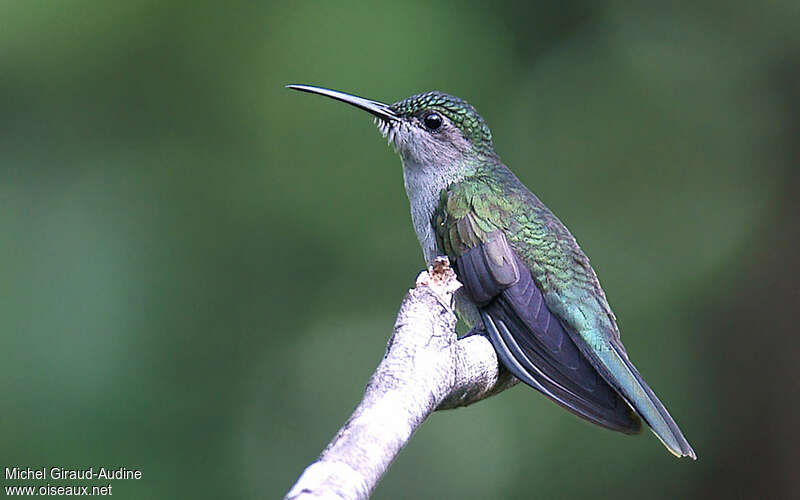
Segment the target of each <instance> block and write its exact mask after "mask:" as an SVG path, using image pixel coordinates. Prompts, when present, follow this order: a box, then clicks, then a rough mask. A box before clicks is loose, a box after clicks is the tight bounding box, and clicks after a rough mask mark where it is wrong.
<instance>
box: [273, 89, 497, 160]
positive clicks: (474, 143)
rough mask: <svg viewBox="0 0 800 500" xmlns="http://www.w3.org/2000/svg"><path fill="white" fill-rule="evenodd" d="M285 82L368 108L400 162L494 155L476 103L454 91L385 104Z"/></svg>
mask: <svg viewBox="0 0 800 500" xmlns="http://www.w3.org/2000/svg"><path fill="white" fill-rule="evenodd" d="M288 87H289V88H292V89H295V90H301V91H303V92H310V93H313V94H321V95H324V96H327V97H330V98H333V99H336V100H339V101H342V102H346V103H348V104H351V105H353V106H356V107H358V108H361V109H363V110H365V111H368V112H369V113H371V114H373V115H374V116H375V124H376V125H377V126H378V129H380V131H381V133H382V134H383V136H384V137H386V138H387V139H388V140H389V144H391V145H392V146H394V148H395V150H396V151H397V153H398V154H399V155H400V156H401V157H402V158H403V163H404V164H413V165H419V166H424V167H426V169H430V168H432V167H434V168H435V167H436V166H442V167H446V166H452V167H455V166H456V165H460V164H461V163H462V162H463V161H465V160H466V161H468V160H472V159H481V158H487V157H489V158H496V155H495V152H494V147H493V145H492V133H491V132H490V131H489V127H488V126H487V125H486V122H485V121H483V118H481V116H480V115H479V114H478V112H477V111H475V108H473V107H472V106H471V105H470V104H469V103H467V102H466V101H464V100H463V99H459V98H458V97H454V96H451V95H448V94H445V93H443V92H439V91H435V90H434V91H431V92H425V93H423V94H416V95H412V96H411V97H407V98H405V99H403V100H402V101H398V102H396V103H394V104H391V105H389V104H384V103H382V102H378V101H372V100H370V99H364V98H363V97H358V96H354V95H351V94H345V93H343V92H338V91H336V90H330V89H324V88H320V87H312V86H308V85H289V86H288Z"/></svg>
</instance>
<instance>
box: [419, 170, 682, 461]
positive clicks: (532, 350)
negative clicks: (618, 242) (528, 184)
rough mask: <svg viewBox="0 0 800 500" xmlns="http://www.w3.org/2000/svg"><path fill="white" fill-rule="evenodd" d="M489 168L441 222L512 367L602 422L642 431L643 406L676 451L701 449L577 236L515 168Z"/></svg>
mask: <svg viewBox="0 0 800 500" xmlns="http://www.w3.org/2000/svg"><path fill="white" fill-rule="evenodd" d="M489 174H490V175H482V173H481V172H479V173H478V174H476V175H475V176H474V177H471V178H468V179H465V180H464V181H462V182H459V183H457V184H454V185H452V186H450V188H449V189H448V190H447V191H445V192H443V193H442V197H441V200H440V206H439V208H438V210H437V212H436V214H435V216H434V221H433V222H434V226H435V228H436V232H437V239H438V242H439V245H440V247H441V248H442V249H443V250H444V251H445V252H446V253H447V255H448V256H449V257H450V258H451V260H452V261H453V262H454V267H455V269H456V273H457V274H458V277H459V280H460V281H461V282H462V283H463V284H464V287H465V289H466V291H467V293H468V294H469V295H470V297H471V298H472V299H473V301H474V302H475V303H476V304H477V305H478V307H479V310H480V312H481V317H482V318H483V321H484V326H485V327H486V329H487V332H488V333H489V337H490V339H491V340H492V343H493V345H494V346H495V349H496V350H497V352H498V355H499V357H500V358H501V360H502V361H503V364H504V365H505V366H506V368H508V369H509V371H511V372H512V373H513V374H514V375H515V376H516V377H518V378H519V379H520V380H522V381H523V382H525V383H527V384H528V385H530V386H532V387H534V388H535V389H537V390H539V391H540V392H542V393H544V394H545V395H546V396H548V397H550V398H551V399H553V400H554V401H556V402H557V403H559V404H560V405H562V406H564V407H565V408H567V409H568V410H570V411H572V412H573V413H575V414H577V415H579V416H581V417H583V418H585V419H587V420H589V421H591V422H594V423H596V424H599V425H601V426H604V427H607V428H610V429H613V430H617V431H621V432H626V433H632V432H637V431H638V430H639V420H638V418H637V417H636V413H638V414H639V415H640V416H641V417H642V418H644V419H645V421H646V422H647V423H648V424H649V425H650V426H651V428H653V430H654V432H655V434H656V435H657V436H658V437H659V438H660V439H661V440H662V442H664V444H665V445H666V446H667V448H669V449H670V450H671V451H672V452H673V453H675V454H677V455H690V456H693V451H691V448H690V447H689V445H688V443H687V442H686V440H685V439H684V438H683V435H682V434H681V433H680V430H678V428H677V426H676V425H675V423H674V421H673V420H672V418H671V417H670V416H669V414H668V413H667V411H666V409H664V407H663V405H662V404H661V403H660V401H658V398H656V396H655V394H653V392H652V391H651V390H650V388H649V387H648V386H647V384H646V383H645V382H644V380H642V378H641V376H640V375H639V373H638V372H637V371H636V369H635V368H634V367H633V365H632V364H631V363H630V361H629V360H628V357H627V355H626V354H625V350H624V348H623V347H622V344H621V342H620V341H619V332H618V329H617V326H616V321H615V319H614V316H613V313H612V312H611V309H610V307H609V306H608V303H607V301H606V298H605V295H604V293H603V290H602V289H601V288H600V284H599V282H598V281H597V277H596V276H595V274H594V271H593V270H592V268H591V266H590V265H589V261H588V258H587V257H586V255H585V254H584V253H583V252H582V251H581V249H580V248H579V247H578V245H577V243H576V242H575V240H574V238H573V237H572V235H571V234H570V233H569V231H568V230H567V229H566V228H565V227H564V226H563V224H561V222H560V221H559V220H558V219H557V218H556V217H555V216H554V215H553V214H552V213H551V212H550V211H549V210H548V209H547V208H546V207H545V206H544V204H542V203H541V202H540V201H539V200H538V199H537V198H536V197H535V196H534V195H533V194H532V193H530V192H529V191H528V190H527V189H526V188H525V187H524V186H523V185H522V183H520V182H519V181H518V180H517V179H516V177H514V175H513V174H512V173H511V172H510V171H509V170H508V169H506V168H505V167H503V166H502V165H498V166H497V167H494V168H493V169H492V171H491V172H489ZM626 402H627V403H626ZM629 404H630V406H629ZM631 407H633V408H634V409H635V410H636V413H634V412H633V411H632V410H631Z"/></svg>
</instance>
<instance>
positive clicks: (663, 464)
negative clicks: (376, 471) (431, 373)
mask: <svg viewBox="0 0 800 500" xmlns="http://www.w3.org/2000/svg"><path fill="white" fill-rule="evenodd" d="M0 19H2V21H0V23H1V24H2V29H0V131H2V133H0V234H2V239H0V262H1V263H2V280H0V380H2V383H0V400H1V401H2V405H0V406H1V407H2V409H0V428H2V429H3V431H2V433H0V450H2V451H0V460H2V464H0V465H3V466H13V465H19V466H23V467H24V466H37V465H40V466H57V465H61V466H73V467H89V466H92V465H94V466H96V467H97V466H101V465H105V466H111V467H116V466H126V467H128V468H138V469H141V470H142V471H143V476H144V477H143V479H142V480H140V481H136V482H116V483H114V488H115V490H114V493H115V494H117V495H119V496H122V497H123V498H278V497H280V496H281V495H282V494H283V493H285V492H286V491H287V490H288V488H289V487H290V485H291V484H292V483H293V482H294V480H295V479H296V477H297V475H298V474H299V473H300V472H301V470H302V469H303V467H304V466H305V465H306V464H307V463H309V462H310V461H312V460H313V459H314V458H315V456H316V455H317V454H318V453H319V451H320V450H321V449H322V447H323V446H324V445H325V444H326V443H327V441H328V440H329V439H330V438H331V437H332V435H333V433H334V432H335V431H336V429H337V428H338V427H339V426H340V425H341V424H342V423H343V421H344V420H345V418H346V417H347V416H348V415H349V413H350V411H351V410H352V408H353V407H354V405H355V404H356V402H357V401H358V399H359V396H360V394H361V392H362V390H363V386H364V384H365V383H366V381H367V379H368V377H369V375H370V373H371V372H372V370H373V368H374V367H375V366H376V364H377V363H378V361H379V359H380V356H381V355H382V353H383V350H384V348H385V343H386V340H387V337H388V334H389V331H390V328H391V326H392V323H393V321H394V316H395V313H396V310H397V307H398V305H399V303H400V300H401V298H402V296H403V294H404V293H405V290H406V289H407V288H409V287H410V286H411V285H412V283H413V280H414V277H415V276H416V273H417V272H418V271H419V270H420V268H421V267H422V265H423V263H422V258H421V253H420V251H419V248H418V245H417V242H416V239H415V237H414V234H413V231H412V228H411V225H410V221H409V215H408V206H407V200H406V198H405V194H404V192H403V188H402V180H401V179H402V177H401V171H400V163H399V160H398V159H397V158H396V157H395V156H394V155H393V153H392V152H391V151H390V150H389V149H388V148H387V147H386V145H385V143H383V141H382V140H381V139H380V137H379V135H378V133H377V131H375V130H374V127H373V125H372V124H371V120H370V119H369V118H368V117H367V116H365V115H364V114H363V113H361V112H359V111H357V110H354V109H352V108H349V107H346V106H344V105H341V104H338V103H333V102H329V101H327V100H324V99H322V98H318V97H314V96H308V95H301V94H298V93H293V92H290V91H288V90H285V89H284V88H283V85H284V84H287V83H310V84H319V85H323V86H328V87H331V88H335V89H341V90H345V91H351V92H354V93H356V94H360V95H364V96H367V97H371V98H374V99H378V100H384V101H394V100H398V99H400V98H402V97H405V96H407V95H409V94H411V93H416V92H419V91H424V90H429V89H433V88H436V89H440V90H444V91H446V92H449V93H452V94H455V95H458V96H462V97H464V98H466V99H468V100H469V101H470V102H471V103H472V104H474V105H475V106H476V108H477V109H478V110H479V111H480V112H481V113H482V115H483V116H484V118H486V120H487V121H488V123H489V124H490V126H491V127H492V131H493V133H494V136H495V145H496V148H497V150H498V152H499V153H500V155H501V156H502V157H503V159H504V160H505V162H506V163H507V164H508V165H510V166H511V167H512V169H514V170H515V172H516V173H517V174H518V175H519V177H520V178H521V179H522V180H523V181H524V182H525V183H526V184H527V185H528V186H529V187H531V188H532V189H533V190H534V191H535V192H537V193H538V194H539V195H540V197H541V198H542V199H543V200H544V201H545V202H546V203H547V204H548V205H549V206H550V207H551V208H552V209H553V210H554V211H555V212H556V213H557V214H559V216H560V217H561V218H562V220H563V221H564V222H565V223H566V224H567V225H568V226H569V227H570V229H571V230H572V231H573V233H575V234H576V235H577V237H578V239H579V241H580V242H581V244H582V245H583V248H584V250H586V252H587V253H588V254H589V255H590V257H591V258H592V262H593V264H594V266H595V268H596V270H597V271H598V273H599V275H600V278H601V280H602V281H603V284H604V287H605V289H606V291H607V293H608V296H609V300H610V301H611V304H612V306H613V307H614V309H615V311H616V313H617V316H618V317H619V320H620V324H621V327H622V332H623V339H624V340H625V343H626V345H627V347H628V351H629V352H630V353H631V356H632V358H633V359H634V361H635V362H636V363H637V365H638V366H639V367H640V369H641V371H642V372H643V373H644V375H645V376H646V378H647V379H648V381H649V382H650V383H651V385H652V386H653V387H654V388H655V389H656V391H657V392H658V394H659V395H660V396H661V397H662V399H663V400H664V401H665V402H666V403H667V406H668V407H669V408H670V410H671V412H672V413H673V415H675V417H676V419H677V420H678V422H679V423H680V424H681V426H682V428H683V429H684V431H685V432H686V434H687V436H688V437H689V439H690V441H691V442H692V444H693V445H694V448H695V450H697V452H698V454H699V457H700V458H699V460H698V461H697V462H696V463H691V462H690V461H687V460H683V461H678V460H675V459H674V458H672V457H671V456H670V455H669V454H667V453H666V452H665V451H664V450H663V449H662V447H661V445H660V444H659V443H658V442H657V440H656V439H655V438H654V437H653V436H652V435H649V433H648V434H646V435H644V436H641V437H635V438H631V437H625V436H621V435H617V434H614V433H611V432H606V431H603V430H600V429H597V428H594V427H591V426H589V425H587V424H584V423H583V422H581V421H579V420H578V419H576V418H574V417H572V416H570V415H568V414H567V413H565V412H564V411H562V410H561V409H559V408H558V407H556V406H555V405H553V404H551V403H549V402H547V401H546V400H545V399H544V398H542V397H540V396H539V395H537V394H535V393H534V392H532V391H530V390H526V389H523V388H516V389H514V390H512V391H508V392H506V393H504V394H502V395H500V396H499V397H496V398H493V399H491V400H489V401H486V402H483V403H481V404H478V405H476V406H474V407H471V408H468V409H465V410H458V411H452V412H446V413H442V414H436V415H434V416H433V417H432V418H431V419H430V420H429V421H428V422H427V423H426V424H425V425H424V426H423V427H422V428H421V429H420V431H419V432H418V433H417V434H416V435H415V437H414V439H413V440H412V442H411V443H410V445H409V446H408V448H407V449H406V450H404V451H403V452H402V454H401V455H400V456H399V458H398V459H397V461H396V462H395V464H394V465H393V467H392V469H391V470H390V471H389V473H388V475H387V476H386V478H385V479H384V481H383V482H382V483H381V484H380V486H379V487H378V489H377V491H376V492H375V495H374V497H375V498H376V499H381V498H464V499H469V498H481V499H482V498H509V499H514V498H531V497H540V498H586V497H592V498H601V497H604V496H608V497H613V498H633V497H636V498H671V497H676V496H677V497H680V498H710V497H712V498H713V497H719V498H753V497H759V498H789V497H795V498H796V497H800V485H798V482H797V480H796V479H795V477H796V474H794V473H795V469H796V467H795V466H796V464H797V463H798V459H800V457H799V456H798V451H797V450H798V444H799V443H798V438H797V432H796V429H795V427H796V425H797V422H798V421H800V410H799V409H798V402H797V394H798V388H799V387H798V385H799V384H798V380H800V377H798V375H799V374H798V368H797V366H798V361H800V360H799V359H798V356H799V353H800V349H798V348H799V347H800V346H799V345H798V344H799V343H800V342H799V341H798V324H797V321H796V313H797V311H798V305H800V294H798V290H797V277H798V270H799V268H800V265H799V264H800V252H799V250H800V229H799V228H798V215H800V200H798V196H797V192H798V189H800V175H798V169H797V167H798V159H800V147H799V146H798V144H799V142H798V141H799V140H800V64H799V63H800V30H798V29H797V26H798V25H799V24H798V21H800V4H798V2H796V1H775V2H766V3H765V2H760V3H754V2H742V1H733V2H731V1H721V0H704V1H700V2H672V3H667V4H665V3H664V2H656V1H643V2H636V4H635V5H631V4H630V2H618V1H602V2H599V1H569V2H531V3H530V5H527V6H523V5H522V4H521V3H519V2H514V3H511V2H509V3H507V4H505V5H493V4H492V3H489V2H465V3H459V4H455V3H431V2H422V1H413V0H409V1H403V2H399V1H396V2H387V3H385V4H376V3H373V2H364V3H359V2H337V3H322V2H302V1H296V2H286V3H271V2H227V3H224V2H177V1H175V2H167V1H163V0H159V1H155V0H131V1H126V2H92V1H82V0H73V1H69V2H51V1H34V0H31V1H25V2H19V1H16V2H12V1H5V2H2V3H0ZM11 483H13V482H11ZM11 483H10V482H8V481H6V482H4V484H11ZM14 484H16V483H14Z"/></svg>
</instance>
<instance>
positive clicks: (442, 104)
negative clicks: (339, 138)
mask: <svg viewBox="0 0 800 500" xmlns="http://www.w3.org/2000/svg"><path fill="white" fill-rule="evenodd" d="M389 108H390V109H391V110H392V111H394V112H395V113H397V114H398V115H400V117H402V118H409V117H412V116H422V115H424V114H425V113H427V112H429V111H436V112H438V113H441V114H442V115H444V116H446V117H447V118H448V119H449V120H450V121H451V122H452V123H453V125H455V126H456V127H458V129H459V130H460V131H461V133H462V134H463V135H464V137H466V138H467V139H469V141H470V142H471V143H472V144H473V145H474V146H475V148H476V149H478V150H479V151H483V152H486V153H492V152H494V146H493V145H492V132H491V131H490V130H489V127H488V126H487V125H486V122H485V121H484V120H483V118H481V116H480V115H479V114H478V112H477V111H475V108H473V107H472V105H470V104H469V103H468V102H467V101H465V100H463V99H460V98H458V97H455V96H451V95H448V94H445V93H444V92H439V91H438V90H433V91H430V92H425V93H422V94H416V95H412V96H411V97H407V98H405V99H403V100H402V101H398V102H396V103H394V104H392V105H391V106H389Z"/></svg>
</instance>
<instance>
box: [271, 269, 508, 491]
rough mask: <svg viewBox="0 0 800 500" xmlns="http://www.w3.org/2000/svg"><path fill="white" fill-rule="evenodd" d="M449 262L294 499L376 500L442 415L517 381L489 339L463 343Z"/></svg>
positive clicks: (405, 312)
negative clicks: (431, 418)
mask: <svg viewBox="0 0 800 500" xmlns="http://www.w3.org/2000/svg"><path fill="white" fill-rule="evenodd" d="M460 286H461V285H460V283H458V281H456V278H455V273H453V271H452V269H450V266H449V264H448V263H447V260H446V259H445V258H442V259H437V262H436V263H435V264H434V266H433V267H432V268H431V269H429V270H428V271H427V272H423V273H422V274H420V276H419V278H417V285H416V287H415V288H413V289H411V290H409V292H408V294H407V295H406V297H405V299H404V300H403V303H402V305H401V306H400V312H399V313H398V314H397V321H396V322H395V325H394V332H393V333H392V336H391V338H390V339H389V345H388V348H387V351H386V355H385V356H384V358H383V360H382V361H381V363H380V364H379V365H378V368H377V369H376V370H375V373H374V374H373V375H372V378H371V379H370V381H369V383H368V384H367V388H366V391H365V393H364V398H363V399H362V400H361V403H360V404H359V405H358V407H357V408H356V409H355V411H354V412H353V414H352V416H351V417H350V418H349V419H348V421H347V422H346V423H345V424H344V426H343V427H342V428H341V429H340V430H339V432H338V433H337V434H336V436H335V437H334V438H333V440H332V441H331V442H330V444H328V446H327V447H326V448H325V450H324V451H323V452H322V455H321V456H320V458H319V459H318V460H317V461H316V462H314V463H312V464H311V465H309V466H308V467H307V468H306V469H305V471H304V472H303V474H302V475H301V476H300V478H299V479H298V480H297V482H296V483H295V485H294V486H293V487H292V489H291V490H290V491H289V493H288V494H287V495H286V497H285V498H286V499H287V500H301V499H312V498H313V499H319V498H328V499H337V500H340V499H347V500H356V499H358V500H362V499H367V498H369V496H370V494H371V493H372V490H373V489H374V488H375V486H376V485H377V484H378V481H380V479H381V477H382V476H383V474H384V473H385V472H386V470H387V469H388V468H389V466H390V465H391V463H392V460H394V458H395V456H397V454H398V453H399V452H400V450H401V449H402V448H403V446H405V444H406V443H407V442H408V440H409V439H410V438H411V435H412V434H413V433H414V431H415V430H416V429H417V427H419V426H420V424H422V422H423V421H424V420H425V419H426V418H427V417H428V415H430V414H431V413H433V412H434V411H435V410H442V409H449V408H456V407H459V406H466V405H469V404H472V403H474V402H476V401H480V400H481V399H484V398H486V397H489V396H491V395H493V394H496V393H498V392H500V391H502V390H504V389H506V388H508V387H510V386H512V385H514V384H515V383H516V379H514V378H513V377H511V376H510V375H509V374H508V373H507V372H505V371H503V370H500V369H499V365H498V361H497V356H496V355H495V351H494V349H493V348H492V345H491V343H490V342H489V340H488V339H487V338H486V337H484V336H483V335H471V336H468V337H465V338H461V339H458V338H457V335H456V331H455V325H456V317H455V315H454V313H453V309H452V305H453V294H454V293H455V291H456V290H457V289H458V288H459V287H460Z"/></svg>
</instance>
